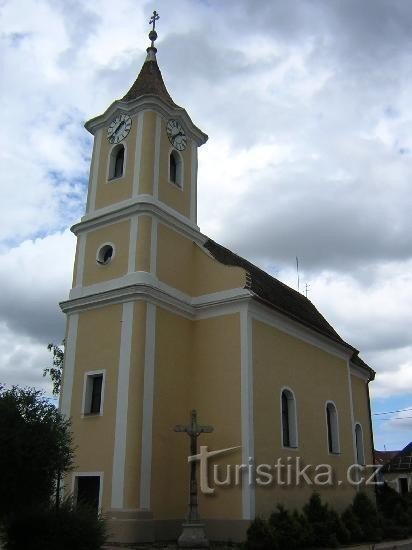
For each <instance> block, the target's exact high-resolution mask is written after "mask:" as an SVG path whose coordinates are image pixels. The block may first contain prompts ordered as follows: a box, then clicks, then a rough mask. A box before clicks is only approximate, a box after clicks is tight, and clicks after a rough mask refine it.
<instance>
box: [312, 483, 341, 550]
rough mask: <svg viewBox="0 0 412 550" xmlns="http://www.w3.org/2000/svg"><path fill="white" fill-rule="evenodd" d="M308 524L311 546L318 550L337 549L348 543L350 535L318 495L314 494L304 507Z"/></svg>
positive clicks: (336, 515) (335, 514)
mask: <svg viewBox="0 0 412 550" xmlns="http://www.w3.org/2000/svg"><path fill="white" fill-rule="evenodd" d="M303 513H304V516H305V518H306V520H307V522H308V525H309V529H310V535H309V545H310V546H316V547H318V548H336V547H337V546H338V545H339V542H340V541H339V538H338V537H339V536H340V537H341V539H343V540H341V542H347V540H348V538H349V537H348V533H347V530H346V528H345V527H344V526H343V525H342V523H341V521H340V518H339V516H338V514H337V513H336V512H335V511H334V510H331V509H330V508H329V506H328V504H326V503H323V502H322V500H321V498H320V496H319V495H318V494H317V493H313V494H312V496H311V497H310V499H309V502H308V503H307V504H306V505H305V506H304V507H303Z"/></svg>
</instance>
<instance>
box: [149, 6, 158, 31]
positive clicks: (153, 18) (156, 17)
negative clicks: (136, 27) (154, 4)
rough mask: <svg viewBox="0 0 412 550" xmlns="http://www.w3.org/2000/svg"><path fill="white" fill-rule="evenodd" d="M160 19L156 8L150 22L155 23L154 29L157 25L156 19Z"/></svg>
mask: <svg viewBox="0 0 412 550" xmlns="http://www.w3.org/2000/svg"><path fill="white" fill-rule="evenodd" d="M158 19H159V14H158V13H157V11H156V10H154V12H153V15H152V17H151V18H150V21H149V24H150V25H153V28H152V31H154V30H155V27H156V21H157V20H158Z"/></svg>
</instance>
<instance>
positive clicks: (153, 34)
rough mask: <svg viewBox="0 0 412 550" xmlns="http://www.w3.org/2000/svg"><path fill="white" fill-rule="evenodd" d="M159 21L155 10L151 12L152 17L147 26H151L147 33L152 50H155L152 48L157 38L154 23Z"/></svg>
mask: <svg viewBox="0 0 412 550" xmlns="http://www.w3.org/2000/svg"><path fill="white" fill-rule="evenodd" d="M158 19H159V14H158V13H157V11H156V10H155V11H154V12H153V15H152V17H151V18H150V21H149V25H153V27H152V30H151V31H150V32H149V40H151V42H152V43H151V45H150V47H151V48H152V49H154V50H156V48H155V46H154V43H155V40H156V38H157V32H156V21H157V20H158Z"/></svg>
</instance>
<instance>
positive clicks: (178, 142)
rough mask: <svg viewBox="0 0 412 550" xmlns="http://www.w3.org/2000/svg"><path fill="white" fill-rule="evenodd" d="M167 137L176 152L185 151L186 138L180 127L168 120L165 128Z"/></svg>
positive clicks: (178, 124)
mask: <svg viewBox="0 0 412 550" xmlns="http://www.w3.org/2000/svg"><path fill="white" fill-rule="evenodd" d="M166 132H167V137H168V138H169V141H170V143H171V144H172V145H173V147H174V148H175V149H177V150H178V151H183V150H184V149H186V143H187V137H186V134H185V131H184V130H183V127H182V125H181V124H180V122H178V121H177V120H173V119H171V120H169V122H168V123H167V126H166Z"/></svg>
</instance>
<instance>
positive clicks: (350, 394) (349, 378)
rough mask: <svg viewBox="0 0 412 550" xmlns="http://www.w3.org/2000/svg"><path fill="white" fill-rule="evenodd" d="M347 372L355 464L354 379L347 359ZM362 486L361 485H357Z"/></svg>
mask: <svg viewBox="0 0 412 550" xmlns="http://www.w3.org/2000/svg"><path fill="white" fill-rule="evenodd" d="M346 365H347V367H346V368H347V373H348V389H349V407H350V426H351V432H352V447H353V458H354V464H356V454H357V453H356V439H355V413H354V409H353V393H352V380H351V368H350V361H347V363H346ZM357 487H358V488H360V486H359V485H357Z"/></svg>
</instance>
